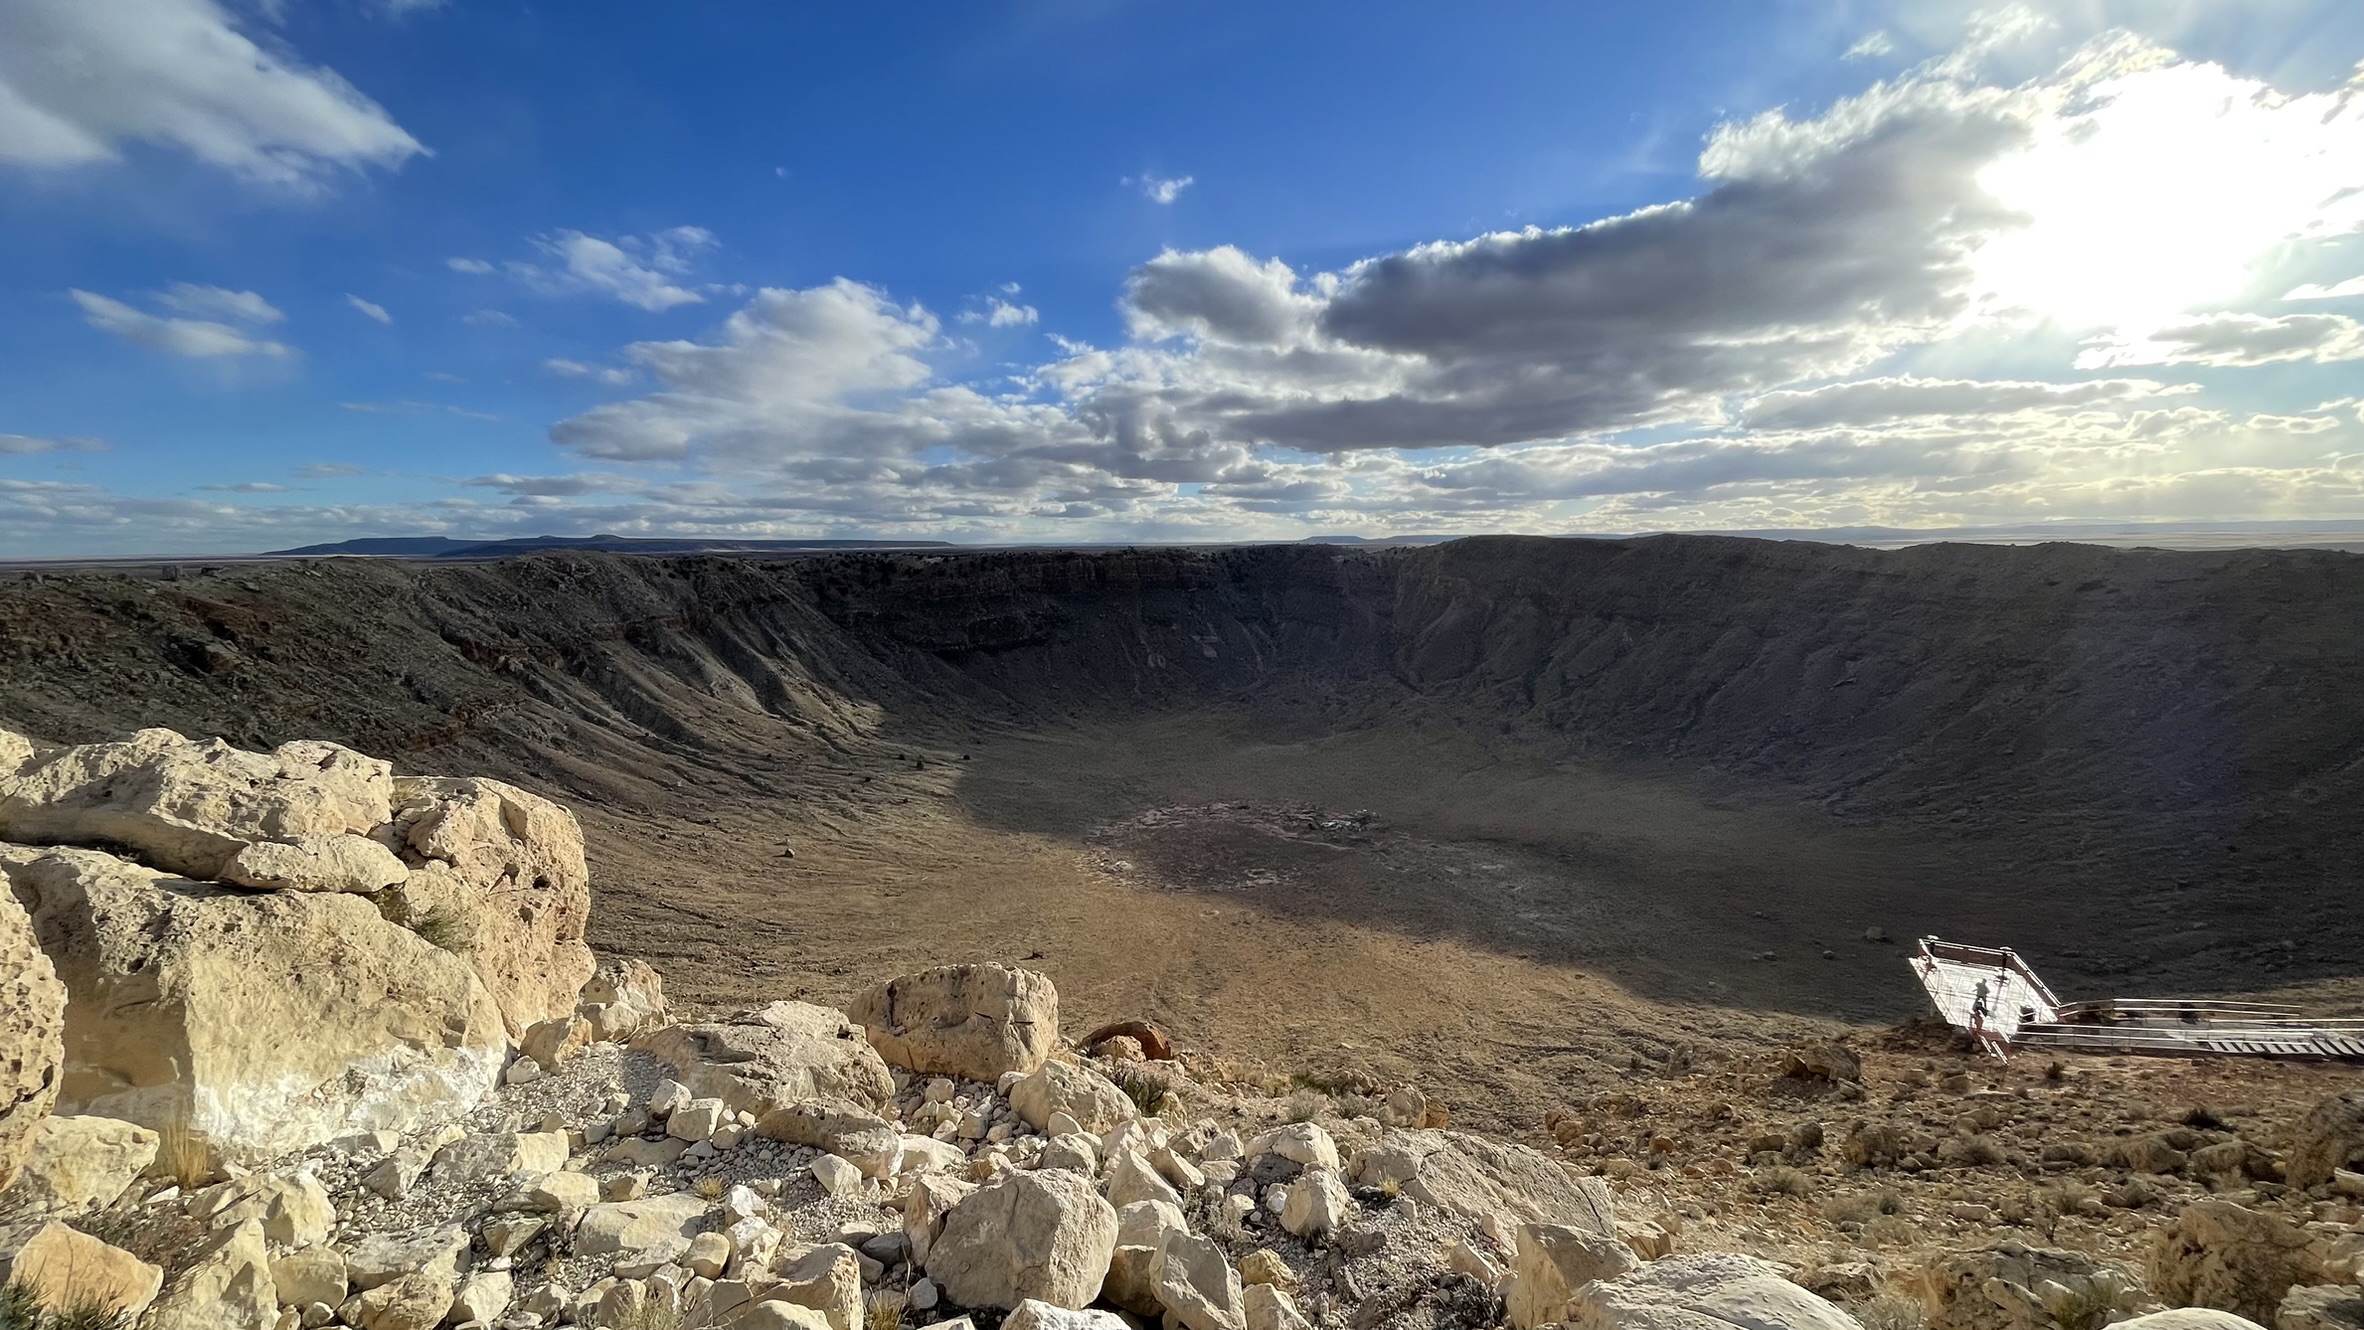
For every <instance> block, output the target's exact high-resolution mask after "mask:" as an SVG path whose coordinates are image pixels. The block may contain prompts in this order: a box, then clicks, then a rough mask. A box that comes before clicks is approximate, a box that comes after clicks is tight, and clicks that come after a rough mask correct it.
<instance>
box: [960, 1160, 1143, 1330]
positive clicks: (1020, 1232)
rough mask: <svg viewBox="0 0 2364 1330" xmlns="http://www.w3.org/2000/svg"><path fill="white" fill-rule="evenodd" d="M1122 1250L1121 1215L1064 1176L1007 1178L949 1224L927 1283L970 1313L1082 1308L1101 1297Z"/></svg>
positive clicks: (1078, 1180) (976, 1196) (971, 1199)
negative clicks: (1025, 1305)
mask: <svg viewBox="0 0 2364 1330" xmlns="http://www.w3.org/2000/svg"><path fill="white" fill-rule="evenodd" d="M1115 1250H1116V1211H1115V1209H1114V1208H1113V1207H1111V1206H1110V1205H1109V1204H1108V1202H1106V1201H1104V1200H1101V1199H1100V1196H1099V1193H1097V1192H1096V1191H1094V1190H1093V1189H1092V1184H1091V1182H1090V1181H1088V1180H1087V1179H1085V1178H1083V1177H1082V1176H1080V1175H1078V1174H1074V1173H1069V1172H1067V1171H1065V1170H1063V1169H1053V1170H1051V1171H1049V1172H1043V1173H1009V1174H1005V1175H1004V1176H1002V1177H1000V1178H998V1179H996V1180H994V1181H993V1182H990V1183H987V1184H986V1185H984V1186H982V1187H979V1188H978V1189H977V1190H976V1191H974V1192H972V1193H970V1194H969V1195H968V1196H967V1197H966V1198H965V1199H963V1200H962V1201H961V1202H960V1203H959V1204H957V1205H955V1206H953V1207H952V1210H951V1212H950V1213H948V1214H947V1215H945V1216H944V1228H943V1232H942V1233H941V1234H939V1235H938V1236H937V1238H936V1240H935V1241H934V1243H933V1244H931V1245H930V1246H929V1248H928V1255H927V1272H928V1278H930V1279H933V1280H934V1281H936V1283H937V1284H938V1285H940V1286H942V1288H943V1290H944V1292H945V1294H946V1296H948V1297H950V1298H951V1299H952V1300H953V1301H954V1302H956V1303H959V1304H961V1305H962V1306H966V1307H1004V1308H1015V1307H1016V1306H1017V1305H1018V1304H1019V1303H1021V1302H1023V1301H1025V1300H1026V1299H1028V1298H1037V1299H1040V1300H1041V1301H1043V1302H1047V1303H1050V1304H1051V1305H1053V1306H1056V1307H1069V1308H1076V1307H1082V1306H1083V1305H1084V1304H1086V1303H1088V1302H1090V1301H1091V1300H1092V1298H1093V1297H1094V1296H1095V1295H1097V1294H1098V1293H1099V1291H1100V1283H1101V1279H1102V1277H1103V1276H1105V1275H1106V1274H1107V1272H1108V1258H1109V1254H1110V1253H1111V1252H1113V1251H1115Z"/></svg>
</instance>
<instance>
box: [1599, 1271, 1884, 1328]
mask: <svg viewBox="0 0 2364 1330" xmlns="http://www.w3.org/2000/svg"><path fill="white" fill-rule="evenodd" d="M1573 1304H1574V1305H1573V1307H1572V1309H1571V1315H1570V1316H1569V1320H1568V1323H1569V1324H1571V1325H1574V1326H1577V1327H1580V1330H1724V1327H1727V1326H1730V1327H1741V1328H1742V1330H1860V1327H1858V1326H1857V1325H1856V1322H1855V1318H1854V1317H1851V1316H1849V1315H1847V1313H1845V1312H1843V1311H1840V1310H1839V1309H1838V1308H1837V1307H1834V1306H1832V1305H1831V1304H1830V1303H1827V1302H1825V1301H1823V1300H1822V1299H1820V1298H1818V1297H1815V1296H1814V1295H1813V1294H1811V1293H1808V1292H1807V1291H1806V1290H1804V1289H1802V1288H1799V1287H1798V1286H1797V1285H1795V1284H1793V1283H1791V1282H1789V1280H1787V1279H1784V1278H1783V1277H1782V1275H1781V1268H1780V1267H1779V1266H1776V1265H1773V1264H1771V1263H1770V1262H1767V1261H1760V1260H1758V1259H1757V1258H1755V1257H1753V1256H1739V1255H1735V1254H1732V1253H1729V1252H1704V1253H1698V1254H1694V1255H1688V1256H1669V1257H1667V1258H1666V1259H1665V1260H1663V1261H1652V1262H1650V1263H1649V1264H1648V1265H1644V1266H1641V1267H1640V1268H1638V1269H1635V1270H1632V1271H1629V1272H1627V1273H1626V1274H1623V1275H1620V1276H1618V1277H1617V1278H1615V1279H1605V1280H1598V1281H1595V1282H1593V1283H1590V1284H1586V1285H1584V1286H1582V1287H1581V1288H1578V1289H1577V1290H1576V1292H1575V1296H1574V1299H1573Z"/></svg>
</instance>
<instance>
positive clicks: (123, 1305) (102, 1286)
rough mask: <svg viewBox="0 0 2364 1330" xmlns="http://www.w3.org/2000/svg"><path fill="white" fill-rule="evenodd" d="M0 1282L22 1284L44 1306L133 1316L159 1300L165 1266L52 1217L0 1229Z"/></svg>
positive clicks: (133, 1317)
mask: <svg viewBox="0 0 2364 1330" xmlns="http://www.w3.org/2000/svg"><path fill="white" fill-rule="evenodd" d="M0 1284H23V1285H24V1286H25V1287H27V1288H29V1289H31V1290H32V1291H33V1294H34V1296H35V1297H37V1298H39V1299H40V1301H41V1303H42V1305H43V1306H46V1307H51V1308H59V1307H78V1306H91V1307H97V1308H105V1309H112V1310H116V1311H121V1312H124V1313H126V1315H125V1317H124V1319H125V1320H127V1321H131V1320H137V1319H138V1318H139V1314H140V1313H141V1312H143V1311H146V1310H147V1309H148V1304H149V1303H151V1302H153V1301H155V1298H156V1290H157V1289H159V1288H161V1287H162V1286H163V1284H164V1271H162V1270H160V1269H158V1268H157V1267H155V1266H153V1265H150V1264H148V1263H147V1262H146V1261H143V1260H141V1259H139V1258H138V1257H136V1256H134V1255H132V1254H131V1253H130V1252H127V1251H124V1250H122V1249H121V1248H119V1247H111V1246H109V1245H107V1244H106V1243H104V1242H101V1241H99V1240H98V1239H97V1238H94V1237H91V1236H90V1235H88V1234H86V1233H77V1232H75V1231H74V1230H73V1229H70V1228H68V1227H66V1226H65V1225H64V1224H61V1223H57V1222H55V1221H51V1222H49V1223H33V1224H25V1225H20V1226H19V1227H17V1228H14V1229H10V1230H6V1231H0Z"/></svg>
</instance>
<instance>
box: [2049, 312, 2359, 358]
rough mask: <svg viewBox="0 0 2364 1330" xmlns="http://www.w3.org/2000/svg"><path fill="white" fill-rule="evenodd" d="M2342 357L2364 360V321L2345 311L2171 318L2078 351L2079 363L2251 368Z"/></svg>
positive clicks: (2228, 314)
mask: <svg viewBox="0 0 2364 1330" xmlns="http://www.w3.org/2000/svg"><path fill="white" fill-rule="evenodd" d="M2340 360H2364V324H2359V323H2358V322H2356V320H2354V319H2351V318H2349V317H2347V316H2346V315H2344V314H2283V315H2264V314H2240V313H2223V314H2208V315H2203V316H2201V317H2198V318H2193V319H2187V320H2184V321H2182V322H2179V323H2171V324H2167V325H2166V326H2164V327H2161V328H2157V329H2154V330H2153V331H2152V332H2151V333H2150V334H2149V335H2148V336H2146V337H2142V338H2140V339H2138V340H2134V341H2129V342H2113V343H2104V344H2101V345H2097V346H2092V347H2089V348H2087V349H2086V351H2085V352H2084V353H2083V354H2081V355H2079V356H2078V357H2077V366H2078V368H2080V369H2098V368H2103V367H2107V366H2117V365H2212V366H2216V367H2219V368H2245V367H2249V366H2256V365H2276V364H2286V363H2290V362H2294V361H2305V362H2311V363H2314V364H2318V365H2321V364H2329V363H2331V362H2333V361H2340Z"/></svg>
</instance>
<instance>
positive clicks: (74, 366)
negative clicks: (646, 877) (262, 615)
mask: <svg viewBox="0 0 2364 1330" xmlns="http://www.w3.org/2000/svg"><path fill="white" fill-rule="evenodd" d="M2360 59H2364V8H2359V7H2358V6H2356V5H2354V4H2352V3H2339V2H2337V0H2325V2H2322V3H2314V2H2310V0H2254V2H2252V3H2238V2H2236V0H2181V2H2169V0H2125V2H2123V3H2110V2H2107V0H2089V2H2071V0H2061V2H2059V3H2050V4H2037V5H2020V4H2011V5H1994V4H1980V3H1971V2H1969V0H1963V2H1962V3H1954V2H1953V0H1916V2H1914V3H1910V4H1901V5H1893V4H1884V3H1873V2H1872V0H1849V2H1847V3H1805V2H1804V0H1786V2H1782V3H1766V2H1765V0H1750V2H1748V3H1740V2H1737V0H1735V2H1732V3H1687V4H1686V3H1677V4H1663V5H1655V6H1632V5H1609V4H1601V3H1592V2H1591V0H1557V2H1555V3H1525V4H1508V3H1504V4H1479V5H1472V6H1463V7H1457V8H1455V9H1454V10H1453V11H1452V13H1451V14H1450V15H1449V16H1448V15H1445V14H1444V13H1443V12H1442V11H1439V10H1438V9H1437V8H1436V7H1435V6H1433V5H1413V4H1385V3H1374V4H1364V5H1358V6H1353V7H1342V6H1298V5H1287V4H1275V3H1261V4H1254V5H1250V4H1220V3H1200V4H1170V3H1157V2H1155V0H1059V2H1056V3H1053V2H1049V0H1044V2H1040V3H1022V4H988V3H975V4H960V5H915V6H899V7H894V8H892V9H884V8H882V7H876V6H842V7H818V6H782V5H775V4H769V3H704V4H699V5H695V6H678V5H654V4H648V3H637V4H624V3H599V2H597V0H569V2H568V3H564V4H553V3H545V4H528V3H520V2H519V0H442V3H421V2H420V0H276V2H275V3H259V2H258V3H245V4H221V3H215V0H109V3H108V4H106V5H103V6H98V5H89V4H87V3H83V0H0V240H4V241H5V243H4V244H0V552H5V553H9V554H25V555H53V554H54V555H70V554H71V555H78V554H100V553H138V552H203V551H228V550H240V549H258V548H267V547H273V546H279V545H287V544H294V543H301V542H306V541H313V540H323V539H339V538H343V537H347V536H357V535H380V534H400V533H443V534H451V535H461V536H500V535H521V534H537V533H544V532H578V533H579V532H589V531H593V530H614V531H621V532H627V533H642V534H658V533H680V532H707V533H713V534H718V535H737V536H926V537H933V538H944V539H955V540H1006V539H1027V540H1061V539H1075V540H1105V539H1132V538H1141V539H1208V540H1213V539H1236V538H1295V537H1299V536H1304V535H1310V534H1326V533H1341V532H1351V533H1362V534H1370V535H1384V534H1389V533H1391V532H1409V531H1474V530H1519V531H1628V530H1647V529H1665V528H1682V529H1714V528H1727V529H1729V528H1756V527H1792V528H1794V527H1817V526H1844V525H1863V524H1881V525H1897V526H1950V525H1977V524H1990V523H2007V522H2010V523H2016V522H2029V521H2051V520H2067V519H2101V520H2112V521H2138V520H2167V519H2175V520H2201V521H2240V520H2272V519H2298V518H2306V519H2356V518H2364V419H2360V418H2359V403H2358V399H2359V397H2360V396H2364V325H2360V324H2359V323H2358V319H2359V317H2364V236H2360V234H2359V233H2360V232H2364V84H2359V83H2357V82H2356V81H2355V80H2357V79H2358V78H2359V67H2358V61H2359V60H2360ZM2343 284H2344V285H2343Z"/></svg>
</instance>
